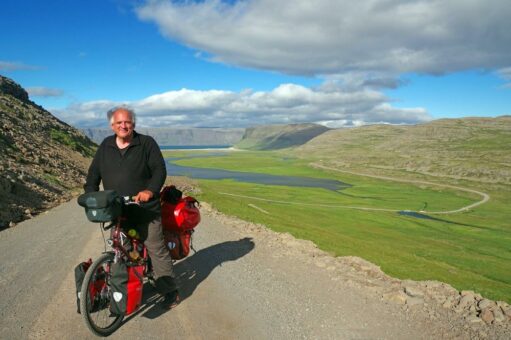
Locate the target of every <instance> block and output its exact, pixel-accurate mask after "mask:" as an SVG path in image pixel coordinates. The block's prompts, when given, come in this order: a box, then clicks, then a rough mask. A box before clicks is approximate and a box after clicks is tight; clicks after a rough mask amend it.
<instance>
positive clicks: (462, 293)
mask: <svg viewBox="0 0 511 340" xmlns="http://www.w3.org/2000/svg"><path fill="white" fill-rule="evenodd" d="M460 295H461V296H467V295H471V296H472V297H474V295H475V293H474V292H473V291H472V290H462V291H461V293H460Z"/></svg>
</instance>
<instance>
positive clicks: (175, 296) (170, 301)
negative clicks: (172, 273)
mask: <svg viewBox="0 0 511 340" xmlns="http://www.w3.org/2000/svg"><path fill="white" fill-rule="evenodd" d="M180 301H181V299H180V298H179V292H178V291H177V289H176V290H175V291H173V292H170V293H167V294H165V297H164V299H163V301H162V303H161V305H162V307H164V308H166V309H172V308H174V307H176V306H177V305H178V304H179V302H180Z"/></svg>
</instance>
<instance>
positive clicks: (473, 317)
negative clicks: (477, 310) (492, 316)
mask: <svg viewBox="0 0 511 340" xmlns="http://www.w3.org/2000/svg"><path fill="white" fill-rule="evenodd" d="M465 320H466V321H467V322H469V323H481V322H483V320H481V319H480V318H478V317H477V315H475V314H469V315H468V316H466V317H465Z"/></svg>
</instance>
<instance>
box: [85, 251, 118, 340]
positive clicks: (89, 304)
mask: <svg viewBox="0 0 511 340" xmlns="http://www.w3.org/2000/svg"><path fill="white" fill-rule="evenodd" d="M113 261H114V254H113V253H105V254H102V255H101V256H100V257H99V258H98V259H96V260H95V261H94V262H93V263H92V264H91V266H90V268H89V269H88V270H87V272H86V273H85V278H84V280H83V284H82V290H81V293H80V310H81V311H82V316H83V318H84V320H85V324H86V325H87V327H88V328H89V329H90V330H91V331H92V333H94V334H96V335H99V336H108V335H110V334H112V333H113V332H115V331H116V330H117V329H118V328H119V327H120V326H121V322H122V320H123V318H124V315H115V314H112V313H111V312H110V294H109V291H110V265H111V264H112V263H113Z"/></svg>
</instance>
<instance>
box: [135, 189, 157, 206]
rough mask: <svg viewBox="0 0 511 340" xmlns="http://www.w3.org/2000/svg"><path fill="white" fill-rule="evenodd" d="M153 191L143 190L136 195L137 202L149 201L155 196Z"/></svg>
mask: <svg viewBox="0 0 511 340" xmlns="http://www.w3.org/2000/svg"><path fill="white" fill-rule="evenodd" d="M153 196H154V195H153V192H152V191H151V190H143V191H141V192H139V193H138V194H137V196H135V202H137V203H138V202H147V201H149V200H150V199H151V198H153Z"/></svg>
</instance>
